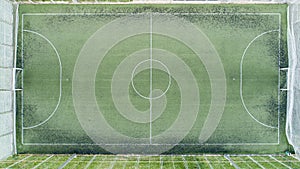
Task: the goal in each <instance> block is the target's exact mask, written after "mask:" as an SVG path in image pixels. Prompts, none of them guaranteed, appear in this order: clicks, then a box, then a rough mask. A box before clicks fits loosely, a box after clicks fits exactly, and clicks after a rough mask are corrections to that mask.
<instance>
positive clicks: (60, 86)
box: [23, 30, 62, 129]
mask: <svg viewBox="0 0 300 169" xmlns="http://www.w3.org/2000/svg"><path fill="white" fill-rule="evenodd" d="M23 31H24V32H29V33H33V34H36V35H38V36H40V37H41V38H43V39H44V40H46V41H47V42H48V43H49V44H50V45H51V47H52V48H53V50H54V51H55V53H56V55H57V58H58V62H59V98H58V101H57V104H56V107H55V109H54V110H53V112H52V113H51V114H50V116H49V117H48V118H47V119H45V120H44V121H43V122H41V123H39V124H36V125H34V126H29V127H23V129H32V128H36V127H39V126H41V125H43V124H45V123H46V122H47V121H49V120H50V119H51V118H52V116H53V115H54V114H55V112H56V110H57V109H58V107H59V105H60V101H61V93H62V65H61V60H60V56H59V54H58V52H57V50H56V48H55V46H54V45H53V43H52V42H51V41H50V40H49V39H48V38H46V37H45V36H44V35H42V34H40V33H38V32H35V31H31V30H23Z"/></svg>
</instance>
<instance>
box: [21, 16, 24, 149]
mask: <svg viewBox="0 0 300 169" xmlns="http://www.w3.org/2000/svg"><path fill="white" fill-rule="evenodd" d="M23 30H24V14H22V26H21V39H22V42H21V48H22V50H21V55H22V63H21V64H22V69H24V52H23V51H24V42H23V41H24V35H23ZM23 75H24V74H23V71H22V84H21V85H22V89H24V76H23ZM21 117H22V119H21V121H22V124H21V125H22V127H21V128H22V136H21V142H22V144H24V90H22V91H21Z"/></svg>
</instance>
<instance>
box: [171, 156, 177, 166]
mask: <svg viewBox="0 0 300 169" xmlns="http://www.w3.org/2000/svg"><path fill="white" fill-rule="evenodd" d="M173 157H174V156H173V155H172V156H171V160H172V163H173V169H176V167H175V162H174V159H173Z"/></svg>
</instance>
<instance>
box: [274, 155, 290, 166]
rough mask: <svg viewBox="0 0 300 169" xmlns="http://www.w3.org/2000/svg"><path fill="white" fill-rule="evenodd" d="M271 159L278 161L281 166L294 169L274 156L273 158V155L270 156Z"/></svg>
mask: <svg viewBox="0 0 300 169" xmlns="http://www.w3.org/2000/svg"><path fill="white" fill-rule="evenodd" d="M269 157H270V158H272V159H273V160H275V161H277V162H278V163H280V164H281V165H283V166H285V167H287V168H288V169H292V167H290V166H288V165H286V164H284V163H283V162H281V161H279V160H277V159H276V158H275V157H273V156H271V155H269Z"/></svg>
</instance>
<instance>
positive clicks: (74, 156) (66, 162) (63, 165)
mask: <svg viewBox="0 0 300 169" xmlns="http://www.w3.org/2000/svg"><path fill="white" fill-rule="evenodd" d="M74 158H76V154H73V155H72V156H70V157H69V159H68V160H67V161H65V162H64V163H63V164H62V165H61V166H59V167H58V169H63V168H64V167H65V166H67V165H68V164H69V163H70V162H71V161H72V160H73V159H74Z"/></svg>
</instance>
